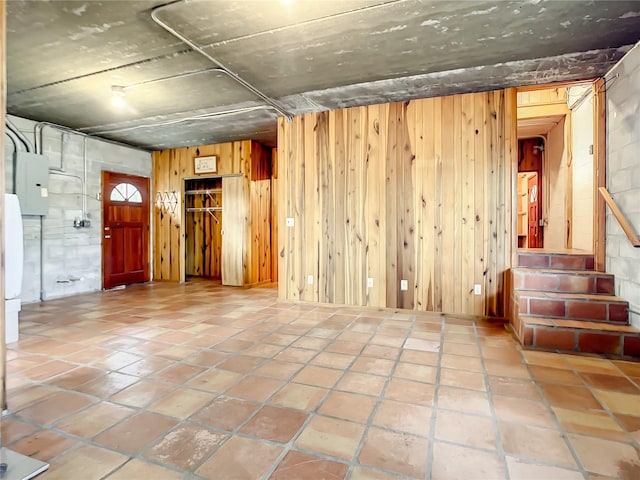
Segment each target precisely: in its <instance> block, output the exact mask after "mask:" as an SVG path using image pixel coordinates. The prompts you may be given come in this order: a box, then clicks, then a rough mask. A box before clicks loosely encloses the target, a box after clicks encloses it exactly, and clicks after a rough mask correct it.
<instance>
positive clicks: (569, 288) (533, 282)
mask: <svg viewBox="0 0 640 480" xmlns="http://www.w3.org/2000/svg"><path fill="white" fill-rule="evenodd" d="M513 286H514V288H515V289H517V290H538V291H545V292H563V293H588V294H606V295H613V294H614V293H615V292H614V285H613V275H606V274H602V275H601V274H598V275H577V274H571V273H561V274H554V273H540V272H537V271H536V270H531V271H530V272H527V271H523V270H514V271H513Z"/></svg>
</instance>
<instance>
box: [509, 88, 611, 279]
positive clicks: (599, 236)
mask: <svg viewBox="0 0 640 480" xmlns="http://www.w3.org/2000/svg"><path fill="white" fill-rule="evenodd" d="M586 83H591V88H592V92H593V247H592V248H593V255H594V269H595V271H597V272H604V271H606V204H605V201H604V199H603V198H602V196H601V195H600V192H599V190H598V189H599V188H600V187H606V169H607V160H606V156H607V143H606V136H607V123H606V122H607V118H606V113H607V112H606V109H607V104H606V95H605V88H604V87H605V81H604V79H603V78H597V79H593V78H592V79H587V80H580V81H573V82H556V83H548V84H542V85H531V86H523V87H517V88H515V89H513V90H515V92H516V93H514V95H515V94H517V92H527V91H535V90H545V89H548V88H556V87H571V86H576V85H580V84H586ZM514 103H516V104H517V102H514ZM516 108H517V105H516ZM514 118H515V124H516V125H515V126H514V128H515V129H516V130H517V128H518V127H517V124H518V116H517V114H516V115H515V116H514ZM565 127H566V125H565ZM516 136H517V135H516ZM516 167H517V164H516ZM517 181H518V174H517V168H516V169H515V175H514V182H513V183H514V185H515V184H517ZM516 201H517V198H515V196H514V201H513V203H514V205H515V202H516ZM516 220H517V219H516V216H515V215H514V221H516ZM516 243H517V238H516ZM515 262H516V253H515V252H514V255H513V263H512V264H513V265H516V263H515Z"/></svg>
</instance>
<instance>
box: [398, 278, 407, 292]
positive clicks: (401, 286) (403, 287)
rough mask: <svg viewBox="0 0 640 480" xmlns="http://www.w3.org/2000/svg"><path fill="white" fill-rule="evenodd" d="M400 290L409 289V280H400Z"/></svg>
mask: <svg viewBox="0 0 640 480" xmlns="http://www.w3.org/2000/svg"><path fill="white" fill-rule="evenodd" d="M400 290H403V291H404V290H409V282H408V281H407V280H400Z"/></svg>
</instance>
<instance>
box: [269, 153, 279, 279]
mask: <svg viewBox="0 0 640 480" xmlns="http://www.w3.org/2000/svg"><path fill="white" fill-rule="evenodd" d="M278 252H279V249H278V149H277V148H273V149H271V281H272V282H277V281H278V257H279V255H278Z"/></svg>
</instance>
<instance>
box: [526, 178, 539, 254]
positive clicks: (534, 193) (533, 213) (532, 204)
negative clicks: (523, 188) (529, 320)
mask: <svg viewBox="0 0 640 480" xmlns="http://www.w3.org/2000/svg"><path fill="white" fill-rule="evenodd" d="M527 192H528V199H527V201H528V204H529V237H528V238H529V248H542V229H541V228H540V186H539V182H538V175H537V174H535V175H531V177H529V182H528V188H527Z"/></svg>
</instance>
